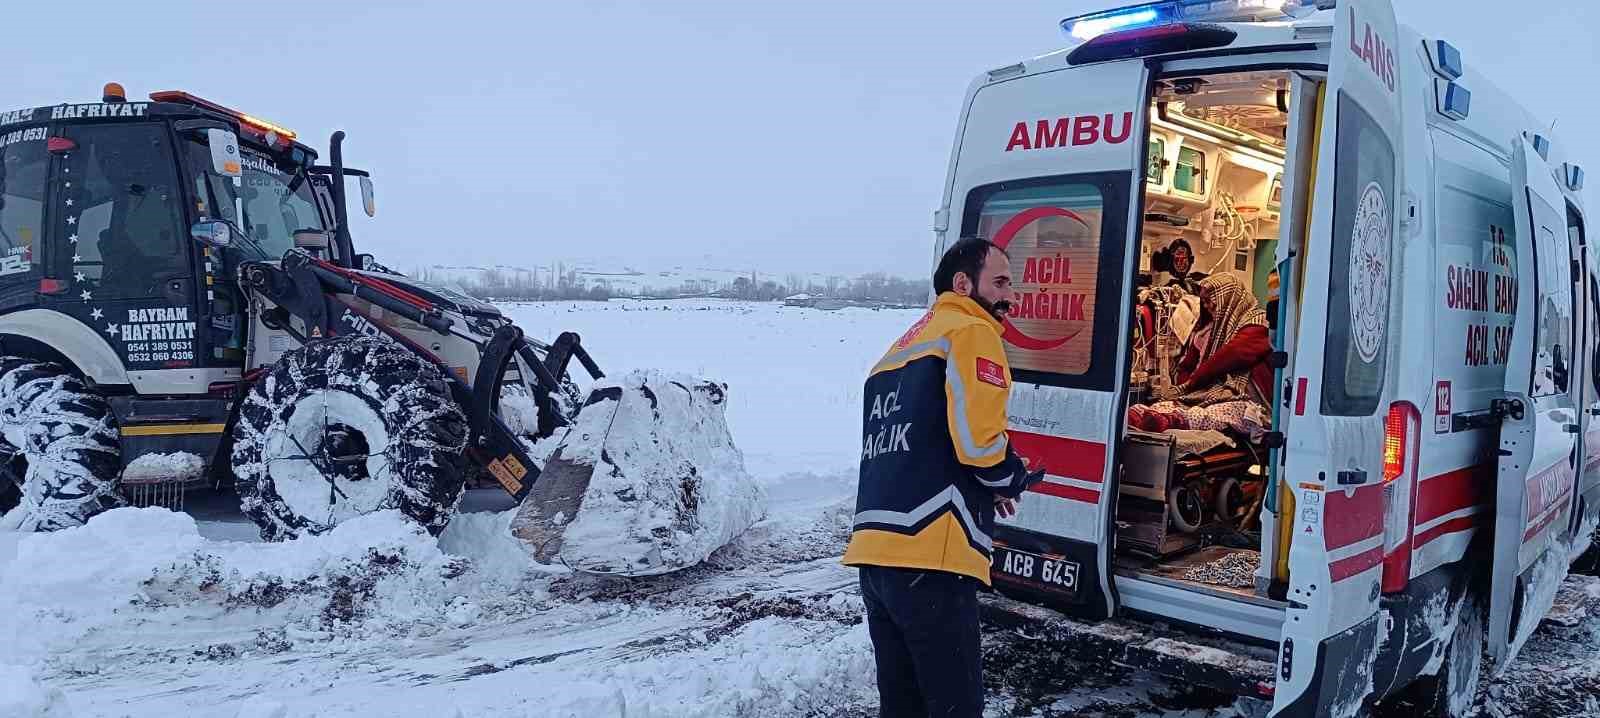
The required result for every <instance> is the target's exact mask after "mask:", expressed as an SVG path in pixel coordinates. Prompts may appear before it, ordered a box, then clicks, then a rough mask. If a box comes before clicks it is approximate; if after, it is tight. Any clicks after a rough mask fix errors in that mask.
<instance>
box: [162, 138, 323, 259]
mask: <svg viewBox="0 0 1600 718" xmlns="http://www.w3.org/2000/svg"><path fill="white" fill-rule="evenodd" d="M243 156H244V162H243V164H244V175H243V176H242V177H241V178H240V179H239V180H238V181H237V182H235V181H234V180H232V179H230V178H228V177H222V176H220V175H216V174H213V173H212V172H211V151H210V150H209V149H208V148H207V147H206V143H205V138H204V137H194V138H192V139H191V141H190V142H189V155H188V158H189V160H188V161H189V168H190V174H192V175H193V176H194V184H195V197H196V198H197V199H198V201H199V203H200V207H199V211H200V214H202V215H208V216H212V217H219V218H221V219H226V220H228V221H230V222H233V223H234V224H236V225H238V226H239V229H240V230H242V231H244V232H245V233H246V234H247V235H249V239H250V241H249V242H244V243H241V244H240V249H241V250H242V251H246V252H250V253H253V254H258V255H259V258H260V259H279V258H281V257H283V254H284V252H287V251H289V250H290V249H291V248H293V247H294V233H295V232H296V231H297V230H302V229H313V230H321V229H324V227H323V224H322V214H321V212H320V211H318V208H317V202H316V198H315V196H314V195H313V194H312V191H313V188H312V182H311V181H310V179H309V178H302V179H300V180H299V181H296V179H295V167H294V166H293V165H291V164H289V163H287V162H283V163H280V162H278V161H276V160H274V159H273V158H272V157H270V156H268V155H266V154H265V153H263V152H259V151H256V150H253V149H251V148H250V147H244V148H243ZM291 185H292V186H294V191H292V192H291V191H290V190H289V188H290V186H291Z"/></svg>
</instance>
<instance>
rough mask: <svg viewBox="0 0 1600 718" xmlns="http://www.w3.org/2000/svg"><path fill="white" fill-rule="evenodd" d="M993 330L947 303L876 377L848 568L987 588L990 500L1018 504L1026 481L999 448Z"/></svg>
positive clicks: (1004, 388)
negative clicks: (925, 574)
mask: <svg viewBox="0 0 1600 718" xmlns="http://www.w3.org/2000/svg"><path fill="white" fill-rule="evenodd" d="M1000 330H1001V324H1000V322H999V321H997V320H996V319H994V317H992V316H990V314H989V313H988V312H986V311H984V310H983V308H982V307H980V306H978V303H977V302H975V301H973V300H972V299H970V298H967V297H964V296H961V295H959V294H955V293H953V292H946V293H944V294H941V295H939V298H938V299H937V300H936V301H935V302H934V305H933V308H932V309H931V310H930V311H929V312H928V314H927V315H925V316H923V317H922V319H920V320H919V321H918V322H917V323H916V324H915V325H913V326H912V327H911V329H910V330H909V331H907V332H906V333H905V335H904V336H902V337H900V339H899V340H898V341H896V342H895V343H894V345H893V346H891V347H890V348H889V351H888V352H887V353H885V354H884V356H883V358H882V359H880V360H879V361H878V363H877V365H876V366H874V367H873V368H872V373H871V374H870V375H869V376H868V377H867V383H866V395H865V397H864V401H863V407H862V434H863V440H862V446H861V478H860V485H859V486H858V487H857V489H856V515H855V525H854V530H853V531H852V533H851V536H850V545H849V546H848V547H847V548H846V549H845V552H844V563H845V564H846V565H850V566H861V565H870V566H895V567H900V568H919V569H929V570H935V571H948V572H951V573H957V574H962V575H966V576H971V577H973V578H976V579H978V580H980V581H982V582H983V583H984V584H985V585H988V584H989V555H990V552H991V550H992V548H993V542H992V540H991V539H990V534H991V533H992V532H993V529H994V500H995V497H996V496H1002V497H1007V498H1013V497H1016V496H1018V495H1020V494H1021V493H1022V491H1023V489H1024V488H1025V480H1026V477H1027V470H1026V468H1025V467H1024V465H1023V463H1022V460H1021V459H1020V458H1018V456H1017V454H1016V452H1015V451H1014V450H1013V449H1012V448H1011V445H1010V443H1009V442H1008V441H1007V440H1006V400H1007V399H1008V398H1009V397H1010V394H1011V369H1010V366H1009V365H1008V364H1007V363H1006V355H1005V349H1004V347H1002V345H1001V343H1000Z"/></svg>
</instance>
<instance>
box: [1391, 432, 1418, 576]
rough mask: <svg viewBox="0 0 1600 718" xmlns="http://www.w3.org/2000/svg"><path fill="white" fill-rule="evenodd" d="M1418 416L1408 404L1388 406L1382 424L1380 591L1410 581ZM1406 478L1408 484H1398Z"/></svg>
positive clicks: (1402, 482)
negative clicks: (1381, 571) (1381, 578)
mask: <svg viewBox="0 0 1600 718" xmlns="http://www.w3.org/2000/svg"><path fill="white" fill-rule="evenodd" d="M1421 431H1422V413H1421V412H1419V411H1417V407H1416V406H1415V405H1413V404H1412V403H1411V402H1407V401H1397V402H1395V403H1393V404H1391V405H1389V415H1388V416H1387V417H1386V418H1385V419H1384V423H1383V592H1384V593H1392V592H1395V591H1400V590H1403V589H1404V588H1405V587H1406V582H1407V581H1409V580H1410V578H1411V531H1412V525H1413V523H1414V522H1415V521H1416V501H1415V499H1416V490H1417V449H1418V446H1417V444H1418V441H1419V437H1420V434H1421ZM1403 477H1409V478H1410V481H1400V480H1399V479H1401V478H1403Z"/></svg>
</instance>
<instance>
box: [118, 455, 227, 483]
mask: <svg viewBox="0 0 1600 718" xmlns="http://www.w3.org/2000/svg"><path fill="white" fill-rule="evenodd" d="M205 468H206V462H205V460H204V459H202V458H200V457H199V456H196V455H194V454H190V453H188V452H184V451H176V452H173V453H171V454H145V455H143V456H140V457H139V458H137V459H134V460H133V462H132V463H129V464H128V468H126V469H123V470H122V483H124V484H144V483H153V482H163V481H188V480H190V479H193V478H196V477H198V476H200V472H201V471H204V470H205Z"/></svg>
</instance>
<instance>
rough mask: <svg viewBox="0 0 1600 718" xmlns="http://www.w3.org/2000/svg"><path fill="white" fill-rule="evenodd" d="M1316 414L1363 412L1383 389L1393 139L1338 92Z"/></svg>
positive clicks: (1391, 232)
mask: <svg viewBox="0 0 1600 718" xmlns="http://www.w3.org/2000/svg"><path fill="white" fill-rule="evenodd" d="M1338 112H1339V114H1338V122H1339V129H1338V144H1337V149H1336V150H1335V155H1334V157H1336V158H1337V159H1336V160H1335V165H1334V182H1333V218H1334V219H1333V237H1332V240H1333V252H1332V257H1331V261H1330V262H1329V272H1328V275H1329V276H1328V316H1327V348H1328V354H1327V363H1326V364H1325V365H1324V366H1323V370H1322V413H1323V414H1324V415H1329V416H1369V415H1371V414H1373V413H1374V412H1376V411H1377V409H1378V402H1379V397H1380V395H1381V394H1382V393H1383V380H1384V369H1385V366H1386V364H1387V362H1386V360H1387V357H1388V353H1389V319H1390V312H1389V296H1390V290H1389V287H1390V282H1391V278H1392V276H1393V272H1392V268H1393V266H1394V245H1393V241H1392V239H1393V237H1394V227H1395V213H1394V212H1395V210H1394V208H1395V199H1396V193H1395V187H1394V180H1395V158H1394V145H1392V144H1391V143H1390V142H1389V138H1388V137H1387V136H1385V135H1384V133H1383V130H1382V129H1381V128H1380V127H1379V125H1378V123H1377V122H1376V121H1375V120H1373V119H1372V116H1371V115H1369V114H1367V111H1366V110H1364V109H1362V108H1361V106H1360V105H1358V104H1356V103H1355V102H1354V101H1353V100H1351V99H1350V98H1349V97H1348V96H1346V95H1345V94H1344V93H1343V92H1341V93H1339V110H1338Z"/></svg>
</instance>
